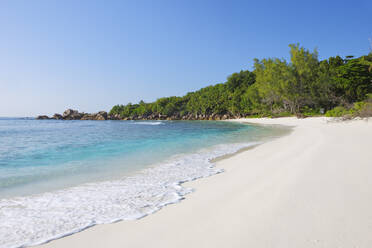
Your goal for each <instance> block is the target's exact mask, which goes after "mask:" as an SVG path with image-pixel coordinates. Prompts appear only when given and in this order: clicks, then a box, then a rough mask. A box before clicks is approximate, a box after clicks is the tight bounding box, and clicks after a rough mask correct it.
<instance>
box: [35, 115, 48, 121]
mask: <svg viewBox="0 0 372 248" xmlns="http://www.w3.org/2000/svg"><path fill="white" fill-rule="evenodd" d="M49 119H50V118H49V117H48V116H47V115H39V116H38V117H36V120H49Z"/></svg>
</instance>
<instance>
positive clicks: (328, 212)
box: [39, 117, 372, 247]
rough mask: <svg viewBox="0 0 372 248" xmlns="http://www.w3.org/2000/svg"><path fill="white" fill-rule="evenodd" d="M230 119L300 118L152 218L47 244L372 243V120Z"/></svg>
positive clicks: (220, 162) (224, 163)
mask: <svg viewBox="0 0 372 248" xmlns="http://www.w3.org/2000/svg"><path fill="white" fill-rule="evenodd" d="M231 121H240V122H249V123H255V124H279V125H286V126H293V127H294V128H293V131H292V132H291V133H290V134H289V135H286V136H283V137H281V138H279V139H275V140H273V141H270V142H267V143H264V144H261V145H259V146H257V147H255V148H254V149H248V150H244V151H242V152H239V153H236V154H235V155H234V156H231V157H227V158H224V159H222V160H218V161H217V163H216V167H217V168H222V169H224V170H225V172H224V173H219V174H217V175H214V176H213V177H207V178H202V179H199V180H196V181H192V182H188V183H185V184H184V186H185V187H192V188H194V189H196V191H195V192H194V193H192V194H188V195H186V197H185V198H186V199H185V200H184V201H182V203H181V204H172V205H168V206H166V207H164V208H163V209H162V210H161V211H159V212H157V213H155V214H152V215H149V216H147V217H146V218H142V219H140V220H133V221H123V222H119V223H114V224H105V225H97V226H94V227H92V228H89V229H87V230H85V231H82V232H79V233H76V234H74V235H71V236H67V237H65V238H62V239H58V240H54V241H51V242H50V243H47V244H44V245H41V246H39V247H102V246H105V247H146V246H151V247H247V246H252V247H354V246H356V247H369V246H371V245H372V238H371V237H369V236H370V235H369V234H370V232H371V231H372V230H371V226H372V225H371V224H372V213H370V211H369V209H371V207H372V187H371V186H372V180H371V177H372V176H371V175H372V168H371V167H372V166H369V165H368V163H369V161H371V159H372V155H371V153H370V152H369V149H370V147H371V145H372V123H371V122H366V121H363V120H356V121H351V122H339V123H337V122H332V123H327V119H326V118H323V117H318V118H307V119H295V118H278V119H238V120H231Z"/></svg>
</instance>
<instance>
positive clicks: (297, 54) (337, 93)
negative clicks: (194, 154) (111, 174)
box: [109, 44, 372, 119]
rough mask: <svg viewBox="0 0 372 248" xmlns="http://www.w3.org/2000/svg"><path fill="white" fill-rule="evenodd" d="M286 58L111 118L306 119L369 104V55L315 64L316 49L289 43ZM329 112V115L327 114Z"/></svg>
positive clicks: (125, 108) (122, 109)
mask: <svg viewBox="0 0 372 248" xmlns="http://www.w3.org/2000/svg"><path fill="white" fill-rule="evenodd" d="M289 47H290V60H289V61H286V60H285V59H279V58H265V59H262V60H258V59H255V60H254V69H253V70H252V71H250V70H241V71H240V72H236V73H233V74H231V75H230V76H229V77H228V78H227V80H226V82H224V83H219V84H216V85H212V86H208V87H205V88H202V89H200V90H198V91H195V92H190V93H187V94H186V95H184V96H182V97H179V96H171V97H163V98H159V99H157V100H156V101H155V102H150V103H145V102H144V101H140V102H139V103H137V104H132V103H128V104H127V105H116V106H114V107H113V108H112V109H111V111H110V113H109V114H110V115H112V116H117V117H120V118H124V119H125V118H127V119H148V118H149V119H165V118H168V119H219V118H221V117H222V116H225V117H226V116H227V117H228V118H231V117H243V116H244V117H248V116H251V117H255V116H288V115H297V116H306V115H320V114H324V113H325V112H326V113H327V116H338V115H343V114H347V113H350V112H352V111H354V112H353V113H357V112H358V111H361V109H363V108H368V107H369V106H370V100H368V99H370V98H371V95H369V94H372V52H371V53H369V54H368V55H365V56H361V57H358V58H354V57H353V56H346V57H345V58H342V57H340V56H335V57H330V58H328V59H325V60H319V57H318V52H317V50H316V49H315V50H313V51H310V50H308V49H305V48H304V47H301V46H300V45H299V44H291V45H289ZM327 111H328V112H327Z"/></svg>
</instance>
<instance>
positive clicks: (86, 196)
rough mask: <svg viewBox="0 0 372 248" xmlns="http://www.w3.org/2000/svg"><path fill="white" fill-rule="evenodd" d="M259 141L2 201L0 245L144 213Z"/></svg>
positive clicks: (13, 244)
mask: <svg viewBox="0 0 372 248" xmlns="http://www.w3.org/2000/svg"><path fill="white" fill-rule="evenodd" d="M157 123H158V122H157ZM256 144H258V143H245V144H230V145H218V146H215V147H214V148H213V149H211V150H203V151H200V152H198V153H193V154H187V155H177V156H175V157H173V158H171V159H169V160H168V161H166V162H164V163H162V164H157V165H154V166H153V167H151V168H148V169H144V170H142V171H140V172H139V173H137V174H135V175H133V176H128V177H125V178H123V179H120V180H113V181H105V182H98V183H89V184H83V185H80V186H77V187H72V188H68V189H64V190H59V191H55V192H48V193H43V194H38V195H32V196H27V197H16V198H10V199H1V200H0V247H1V248H5V247H7V248H10V247H24V246H30V245H38V244H42V243H45V242H48V241H50V240H53V239H57V238H61V237H64V236H66V235H70V234H73V233H76V232H79V231H82V230H84V229H86V228H89V227H91V226H94V225H97V224H104V223H113V222H116V221H120V220H133V219H139V218H142V217H145V216H146V215H149V214H152V213H154V212H156V211H158V210H159V209H161V208H162V207H164V206H166V205H168V204H172V203H176V202H179V201H181V200H182V199H183V198H184V196H185V195H186V194H188V193H190V192H192V191H193V190H192V189H190V188H185V187H183V186H182V185H181V184H182V183H183V182H187V181H192V180H195V179H198V178H202V177H208V176H211V175H214V174H217V173H220V172H222V170H220V169H217V168H215V167H214V164H213V163H212V162H211V161H212V160H213V159H215V158H218V157H221V156H224V155H227V154H232V153H235V152H237V151H238V150H240V149H242V148H245V147H250V146H253V145H256Z"/></svg>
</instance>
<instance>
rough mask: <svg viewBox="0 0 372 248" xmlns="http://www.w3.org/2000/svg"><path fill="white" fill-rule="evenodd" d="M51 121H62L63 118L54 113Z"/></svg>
mask: <svg viewBox="0 0 372 248" xmlns="http://www.w3.org/2000/svg"><path fill="white" fill-rule="evenodd" d="M52 119H55V120H63V116H62V115H60V114H57V113H56V114H54V115H53V117H52Z"/></svg>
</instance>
